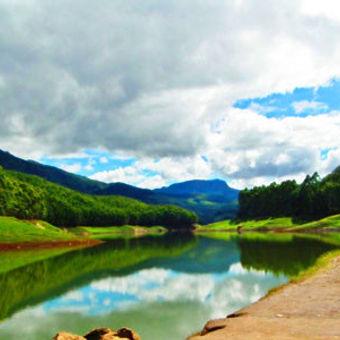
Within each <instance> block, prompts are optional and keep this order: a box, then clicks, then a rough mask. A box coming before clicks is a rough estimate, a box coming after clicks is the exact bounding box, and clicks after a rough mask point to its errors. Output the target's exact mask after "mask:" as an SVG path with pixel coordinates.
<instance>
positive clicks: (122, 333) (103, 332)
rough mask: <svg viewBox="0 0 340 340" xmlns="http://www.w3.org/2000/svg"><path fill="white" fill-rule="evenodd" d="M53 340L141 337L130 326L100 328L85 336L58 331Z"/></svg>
mask: <svg viewBox="0 0 340 340" xmlns="http://www.w3.org/2000/svg"><path fill="white" fill-rule="evenodd" d="M53 340H141V338H140V337H139V335H138V334H136V333H135V332H134V331H133V330H131V329H129V328H121V329H120V330H118V331H114V330H112V329H110V328H98V329H94V330H93V331H91V332H90V333H87V334H86V335H84V336H83V337H82V336H79V335H74V334H70V333H64V332H61V333H58V334H57V335H56V336H55V337H54V338H53Z"/></svg>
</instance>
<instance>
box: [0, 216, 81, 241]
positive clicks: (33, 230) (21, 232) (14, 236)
mask: <svg viewBox="0 0 340 340" xmlns="http://www.w3.org/2000/svg"><path fill="white" fill-rule="evenodd" d="M74 239H75V237H74V236H73V235H71V234H69V233H67V232H65V231H63V230H62V229H60V228H56V227H54V226H52V225H50V224H49V223H46V222H43V221H21V220H18V219H16V218H14V217H0V243H8V242H35V241H40V242H44V241H67V240H74Z"/></svg>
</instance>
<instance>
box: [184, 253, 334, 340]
mask: <svg viewBox="0 0 340 340" xmlns="http://www.w3.org/2000/svg"><path fill="white" fill-rule="evenodd" d="M204 333H206V334H205V335H197V336H193V337H191V338H190V340H223V339H228V340H260V339H261V340H267V339H268V340H293V339H294V340H296V339H299V340H305V339H309V340H314V339H315V340H316V339H317V340H328V339H329V340H331V339H332V340H333V339H340V256H339V257H337V258H334V259H333V260H331V263H330V265H329V266H328V267H327V268H326V269H324V270H319V271H318V272H316V273H315V274H313V275H312V276H310V277H307V278H305V279H302V280H300V281H298V282H297V283H289V284H288V285H285V286H283V287H282V288H279V289H278V290H277V291H275V292H274V293H271V294H269V295H267V296H266V297H264V298H263V299H261V300H259V301H258V302H256V303H254V304H253V305H251V306H249V307H246V308H244V309H242V310H240V311H239V312H237V313H235V314H233V315H231V316H229V317H227V318H226V319H222V320H216V321H214V322H210V323H208V324H207V325H206V328H205V330H204V331H202V333H201V334H204Z"/></svg>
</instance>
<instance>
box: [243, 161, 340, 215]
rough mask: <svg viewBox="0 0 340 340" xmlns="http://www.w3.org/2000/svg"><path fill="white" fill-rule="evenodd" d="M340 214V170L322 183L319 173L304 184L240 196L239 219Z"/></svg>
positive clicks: (287, 183) (286, 183)
mask: <svg viewBox="0 0 340 340" xmlns="http://www.w3.org/2000/svg"><path fill="white" fill-rule="evenodd" d="M339 213H340V167H338V168H337V169H335V170H334V172H333V173H331V174H330V175H328V176H326V177H325V178H324V179H322V180H321V179H320V177H319V175H318V174H317V173H314V174H313V175H312V176H309V175H308V176H307V177H306V178H305V180H304V181H303V182H302V184H297V183H296V181H295V180H289V181H284V182H282V183H281V184H276V183H272V184H270V185H269V186H260V187H255V188H253V189H250V190H249V189H245V190H243V191H241V193H240V195H239V211H238V217H239V218H243V219H245V218H260V217H279V216H296V217H302V218H321V217H325V216H329V215H334V214H339Z"/></svg>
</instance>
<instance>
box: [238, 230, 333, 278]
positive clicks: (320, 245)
mask: <svg viewBox="0 0 340 340" xmlns="http://www.w3.org/2000/svg"><path fill="white" fill-rule="evenodd" d="M256 236H257V235H253V237H240V238H238V245H239V247H240V251H241V263H242V266H243V267H245V268H248V269H256V270H265V271H270V272H273V273H275V274H276V275H280V274H283V275H287V276H289V277H295V276H297V275H299V274H300V273H301V272H302V271H304V270H306V269H307V268H310V267H312V266H313V265H314V264H315V263H316V262H317V260H318V258H319V257H320V256H321V255H323V254H325V253H327V252H330V251H333V250H336V249H338V247H339V245H338V246H336V245H334V244H328V243H324V242H322V241H320V240H319V239H314V238H310V237H304V236H301V235H299V236H297V235H291V236H290V238H287V237H286V238H285V237H284V238H281V239H280V237H277V236H279V235H276V237H275V238H270V237H269V238H268V237H267V238H263V236H262V237H260V238H259V237H256ZM280 236H281V235H280ZM284 236H285V235H284Z"/></svg>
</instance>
